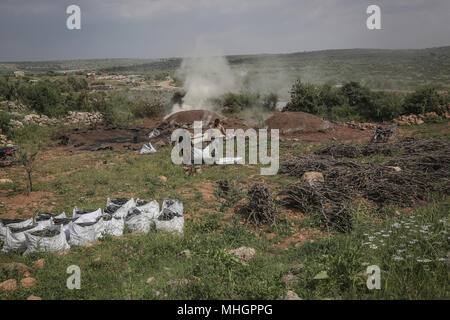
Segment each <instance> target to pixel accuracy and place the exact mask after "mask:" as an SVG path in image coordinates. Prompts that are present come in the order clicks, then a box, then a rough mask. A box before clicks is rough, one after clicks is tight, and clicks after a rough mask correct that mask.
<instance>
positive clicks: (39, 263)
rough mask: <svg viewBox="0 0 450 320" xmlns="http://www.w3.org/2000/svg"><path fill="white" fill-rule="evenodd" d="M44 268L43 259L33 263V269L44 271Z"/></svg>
mask: <svg viewBox="0 0 450 320" xmlns="http://www.w3.org/2000/svg"><path fill="white" fill-rule="evenodd" d="M44 267H45V259H44V258H42V259H39V260H37V261H35V262H34V263H33V269H44Z"/></svg>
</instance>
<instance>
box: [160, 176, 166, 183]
mask: <svg viewBox="0 0 450 320" xmlns="http://www.w3.org/2000/svg"><path fill="white" fill-rule="evenodd" d="M158 179H159V180H161V181H162V182H167V177H165V176H159V177H158Z"/></svg>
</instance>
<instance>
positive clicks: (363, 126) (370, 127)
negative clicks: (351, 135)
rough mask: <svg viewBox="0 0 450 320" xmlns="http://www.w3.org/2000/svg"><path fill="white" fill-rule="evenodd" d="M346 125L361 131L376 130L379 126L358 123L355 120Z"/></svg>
mask: <svg viewBox="0 0 450 320" xmlns="http://www.w3.org/2000/svg"><path fill="white" fill-rule="evenodd" d="M344 125H346V126H347V127H350V128H353V129H360V130H375V129H376V127H377V125H376V124H374V123H369V122H356V121H354V120H352V121H349V122H345V123H344Z"/></svg>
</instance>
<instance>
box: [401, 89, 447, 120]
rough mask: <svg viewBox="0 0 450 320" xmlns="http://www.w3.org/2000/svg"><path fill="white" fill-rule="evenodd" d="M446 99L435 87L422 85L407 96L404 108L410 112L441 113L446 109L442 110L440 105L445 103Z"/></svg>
mask: <svg viewBox="0 0 450 320" xmlns="http://www.w3.org/2000/svg"><path fill="white" fill-rule="evenodd" d="M445 100H446V99H445V98H444V97H443V96H441V95H439V93H438V92H437V91H436V89H435V88H433V87H422V88H419V89H417V90H416V91H414V92H413V93H410V94H408V95H407V96H406V98H405V104H404V109H405V112H406V113H408V114H411V113H414V114H423V113H425V112H438V113H441V112H442V111H445V110H441V108H440V107H439V106H441V105H445V104H446V101H445Z"/></svg>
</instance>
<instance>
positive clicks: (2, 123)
mask: <svg viewBox="0 0 450 320" xmlns="http://www.w3.org/2000/svg"><path fill="white" fill-rule="evenodd" d="M9 121H11V116H10V115H9V113H7V112H4V111H0V129H1V131H2V132H3V133H8V131H9Z"/></svg>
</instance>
